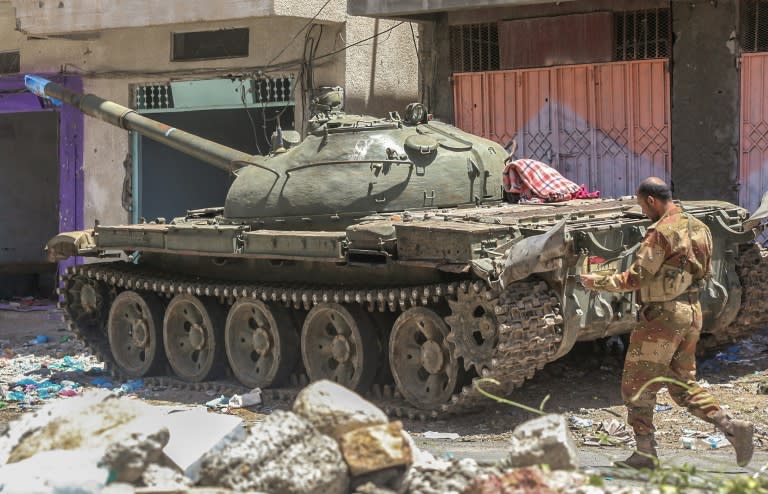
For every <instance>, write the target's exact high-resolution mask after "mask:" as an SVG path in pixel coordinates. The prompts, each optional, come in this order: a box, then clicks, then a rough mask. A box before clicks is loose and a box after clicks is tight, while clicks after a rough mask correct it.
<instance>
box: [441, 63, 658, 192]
mask: <svg viewBox="0 0 768 494" xmlns="http://www.w3.org/2000/svg"><path fill="white" fill-rule="evenodd" d="M454 85H455V86H454V99H455V101H456V106H455V108H456V122H457V125H458V126H459V127H460V128H462V129H464V130H467V131H470V132H473V133H476V134H478V135H482V136H483V137H486V138H488V139H492V140H494V141H496V142H498V143H500V144H502V145H506V144H507V143H508V142H509V140H510V139H512V138H514V139H516V140H517V142H518V152H517V155H518V156H521V157H522V156H524V157H528V158H534V159H537V160H540V161H543V162H545V163H549V164H551V165H552V166H553V167H555V168H557V169H558V170H559V171H560V172H561V173H562V174H563V175H565V176H566V177H568V178H569V179H571V180H573V181H574V182H576V183H579V184H585V185H587V187H588V188H589V189H590V190H600V191H601V192H602V193H603V194H604V195H605V196H614V197H617V196H622V195H628V194H633V193H634V191H635V189H636V187H637V185H638V184H639V182H640V181H641V180H642V179H643V178H645V177H648V176H659V177H661V178H664V179H667V180H668V179H669V176H670V159H669V158H670V138H669V132H670V129H669V114H670V108H669V101H670V86H669V72H668V70H667V62H666V60H662V59H658V60H643V61H635V62H614V63H601V64H585V65H570V66H561V67H552V68H542V69H524V70H504V71H494V72H473V73H462V74H454ZM467 98H469V101H467Z"/></svg>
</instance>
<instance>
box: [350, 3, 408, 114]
mask: <svg viewBox="0 0 768 494" xmlns="http://www.w3.org/2000/svg"><path fill="white" fill-rule="evenodd" d="M351 19H354V22H353V21H351V20H350V21H349V22H347V25H346V31H345V35H346V40H347V43H348V44H349V43H354V42H356V41H360V40H364V39H366V38H368V37H369V36H373V35H375V34H378V33H384V32H385V31H387V30H388V29H389V28H392V27H394V29H392V30H391V31H389V32H387V33H384V34H381V35H380V36H378V37H376V38H374V39H372V40H370V41H366V42H364V43H361V44H360V45H357V46H354V47H352V48H350V49H349V50H347V56H346V91H347V103H348V104H347V111H349V112H352V113H370V114H374V115H386V112H388V111H395V110H397V111H399V112H400V114H401V115H402V113H403V110H404V109H405V105H407V104H408V103H411V102H414V101H419V94H418V89H419V67H418V61H417V56H416V47H415V46H414V42H413V38H414V35H415V37H416V43H417V46H418V42H419V28H418V25H417V24H414V25H413V34H412V33H411V24H410V23H407V22H406V23H402V24H401V23H399V22H395V21H387V20H378V19H371V18H367V17H354V18H351ZM398 24H399V25H398ZM395 26H397V27H395Z"/></svg>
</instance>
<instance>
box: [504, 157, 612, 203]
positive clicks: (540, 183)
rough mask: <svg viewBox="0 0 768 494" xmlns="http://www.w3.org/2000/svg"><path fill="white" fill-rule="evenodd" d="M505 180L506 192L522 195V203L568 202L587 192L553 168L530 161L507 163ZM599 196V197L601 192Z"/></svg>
mask: <svg viewBox="0 0 768 494" xmlns="http://www.w3.org/2000/svg"><path fill="white" fill-rule="evenodd" d="M503 180H504V190H506V191H507V192H511V193H515V194H520V201H521V202H558V201H568V200H570V199H573V197H574V195H576V194H577V193H578V192H581V191H585V190H586V188H585V187H584V186H579V185H576V184H575V183H573V182H571V181H570V180H568V179H567V178H565V177H563V176H562V175H560V173H559V172H558V171H557V170H555V169H554V168H552V167H551V166H549V165H547V164H545V163H542V162H540V161H536V160H530V159H519V160H515V161H509V162H507V166H506V168H504V175H503ZM582 193H583V192H582ZM597 194H598V197H599V192H598V193H597Z"/></svg>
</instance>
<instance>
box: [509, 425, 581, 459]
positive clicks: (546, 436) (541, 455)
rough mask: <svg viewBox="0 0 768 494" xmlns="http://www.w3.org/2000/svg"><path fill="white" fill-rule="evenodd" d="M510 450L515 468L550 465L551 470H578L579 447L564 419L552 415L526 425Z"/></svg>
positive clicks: (517, 434)
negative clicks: (577, 447)
mask: <svg viewBox="0 0 768 494" xmlns="http://www.w3.org/2000/svg"><path fill="white" fill-rule="evenodd" d="M510 446H511V447H510V452H509V464H510V466H512V467H527V466H533V465H542V464H547V465H549V467H550V468H551V469H552V470H575V469H577V468H579V458H578V454H577V449H576V443H575V442H574V440H573V437H572V436H571V433H570V431H569V430H568V423H567V422H566V420H565V417H563V416H562V415H557V414H550V415H545V416H543V417H539V418H536V419H533V420H529V421H527V422H523V423H522V424H520V425H519V426H518V427H517V428H516V429H515V430H514V432H513V433H512V438H511V439H510Z"/></svg>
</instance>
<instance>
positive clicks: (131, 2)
mask: <svg viewBox="0 0 768 494" xmlns="http://www.w3.org/2000/svg"><path fill="white" fill-rule="evenodd" d="M11 2H12V4H13V6H14V7H15V8H16V12H17V17H18V19H19V23H18V24H19V28H20V29H21V30H22V31H23V32H24V33H27V34H38V35H39V34H60V33H73V32H85V31H100V30H105V29H120V28H132V27H136V28H141V27H147V26H160V25H166V24H188V23H199V22H211V21H222V20H231V19H246V18H253V17H270V16H291V17H306V18H312V17H313V16H315V14H317V13H318V12H320V13H319V14H318V15H317V20H318V21H321V22H322V21H331V22H343V21H344V18H345V17H346V2H345V1H344V0H331V1H330V2H329V4H328V5H327V6H325V8H323V9H322V11H320V9H321V7H323V4H325V0H302V1H296V0H258V1H254V0H164V1H162V2H158V1H156V0H11Z"/></svg>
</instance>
